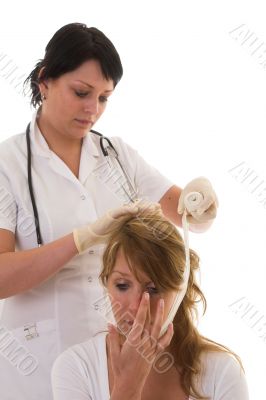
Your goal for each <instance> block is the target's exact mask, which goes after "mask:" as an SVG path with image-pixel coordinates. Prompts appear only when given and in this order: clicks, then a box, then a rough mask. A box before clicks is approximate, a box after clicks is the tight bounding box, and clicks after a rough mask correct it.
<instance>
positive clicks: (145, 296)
mask: <svg viewBox="0 0 266 400" xmlns="http://www.w3.org/2000/svg"><path fill="white" fill-rule="evenodd" d="M149 298H150V296H149V293H147V292H145V293H144V300H145V301H149Z"/></svg>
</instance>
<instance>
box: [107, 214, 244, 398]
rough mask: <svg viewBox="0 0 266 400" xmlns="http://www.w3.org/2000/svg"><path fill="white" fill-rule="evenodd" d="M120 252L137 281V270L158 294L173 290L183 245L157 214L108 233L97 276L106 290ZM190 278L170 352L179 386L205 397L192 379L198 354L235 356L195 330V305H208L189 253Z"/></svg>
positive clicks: (127, 222)
mask: <svg viewBox="0 0 266 400" xmlns="http://www.w3.org/2000/svg"><path fill="white" fill-rule="evenodd" d="M119 249H122V250H123V253H124V255H125V257H126V260H127V262H128V264H129V268H130V269H131V272H132V273H133V274H134V275H135V276H136V278H137V279H138V272H139V271H140V269H141V271H142V272H144V273H145V274H147V276H149V277H150V279H151V280H152V281H153V283H154V284H155V286H156V288H157V289H159V290H161V291H162V292H167V291H170V290H175V291H178V289H179V287H180V285H181V283H182V279H183V278H182V277H183V273H184V269H185V247H184V242H183V239H182V237H181V235H180V233H179V232H178V229H177V228H176V227H175V226H174V225H173V224H172V223H171V222H170V221H169V220H167V219H166V218H165V217H163V216H162V214H161V213H160V212H159V211H149V210H148V211H145V212H142V213H141V215H138V216H136V217H131V218H130V219H127V220H125V218H124V219H123V218H122V219H121V225H120V227H119V228H118V229H117V230H116V231H115V232H113V233H112V234H111V236H110V238H109V240H108V243H107V247H106V249H105V251H104V255H103V270H102V272H101V274H100V279H101V281H102V283H103V284H104V285H105V286H106V284H107V281H108V278H109V276H110V274H111V272H112V270H113V267H114V264H115V260H116V255H117V252H118V250H119ZM190 264H191V270H190V276H189V281H188V288H187V292H186V295H185V297H184V299H183V301H182V303H181V305H180V307H179V309H178V311H177V314H176V316H175V318H174V321H173V324H174V336H173V338H172V341H171V344H170V351H171V354H172V355H173V357H174V360H175V366H176V368H178V370H179V371H180V374H181V386H182V389H183V390H184V392H185V394H186V395H187V396H194V398H195V399H207V398H206V397H204V396H202V395H201V394H200V393H199V392H198V390H197V389H196V385H195V382H194V378H198V376H200V372H201V368H202V367H201V361H200V356H201V354H202V353H203V352H208V351H218V352H226V353H230V354H231V355H232V356H233V357H235V358H236V359H237V360H238V361H239V363H240V365H241V366H242V364H241V361H240V359H239V357H238V356H237V355H236V354H235V353H233V352H232V351H231V350H230V349H228V348H227V347H225V346H223V345H221V344H219V343H216V342H214V341H212V340H210V339H208V338H206V337H204V336H202V335H201V334H200V333H199V332H198V330H197V328H196V324H195V322H196V320H197V317H198V314H197V306H198V303H202V305H203V313H205V311H206V307H207V303H206V299H205V297H204V294H203V293H202V291H201V290H200V288H199V286H198V284H197V282H196V272H197V271H198V270H199V257H198V255H197V254H196V253H195V252H194V251H193V250H191V249H190Z"/></svg>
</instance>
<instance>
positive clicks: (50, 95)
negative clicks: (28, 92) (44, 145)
mask: <svg viewBox="0 0 266 400" xmlns="http://www.w3.org/2000/svg"><path fill="white" fill-rule="evenodd" d="M40 89H41V92H42V93H43V94H45V97H46V100H44V101H43V105H42V110H41V114H42V115H43V116H44V117H46V120H47V121H48V124H50V125H51V126H52V128H53V129H54V130H55V131H56V132H58V133H60V134H63V135H66V136H67V137H68V138H69V139H80V138H82V137H84V136H85V135H86V134H87V133H88V131H89V130H90V129H91V128H92V126H93V125H94V124H95V122H96V121H97V120H98V119H99V118H100V116H101V115H102V113H103V112H104V110H105V107H106V102H107V99H108V97H109V96H110V95H111V94H112V92H113V90H114V84H113V81H112V80H106V79H105V78H104V76H103V74H102V71H101V67H100V64H99V62H98V61H96V60H89V61H86V62H84V63H83V64H82V65H81V66H79V67H78V68H77V69H75V70H74V71H71V72H67V73H65V74H63V75H61V76H60V77H59V78H57V79H48V80H47V81H45V82H43V83H41V84H40Z"/></svg>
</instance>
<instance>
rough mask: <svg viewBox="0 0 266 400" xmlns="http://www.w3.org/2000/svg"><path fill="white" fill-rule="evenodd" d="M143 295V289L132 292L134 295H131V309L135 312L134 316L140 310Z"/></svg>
mask: <svg viewBox="0 0 266 400" xmlns="http://www.w3.org/2000/svg"><path fill="white" fill-rule="evenodd" d="M142 295H143V291H137V292H134V293H132V295H131V296H130V299H129V311H130V312H131V313H132V314H133V316H134V317H135V315H136V313H137V311H138V308H139V305H140V302H141V298H142Z"/></svg>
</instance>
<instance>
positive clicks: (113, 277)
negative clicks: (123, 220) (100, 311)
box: [107, 249, 176, 334]
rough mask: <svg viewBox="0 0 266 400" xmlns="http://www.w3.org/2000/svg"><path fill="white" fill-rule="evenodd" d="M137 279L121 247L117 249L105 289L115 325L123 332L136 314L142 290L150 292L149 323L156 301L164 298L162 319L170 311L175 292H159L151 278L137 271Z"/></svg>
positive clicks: (130, 324) (129, 327)
mask: <svg viewBox="0 0 266 400" xmlns="http://www.w3.org/2000/svg"><path fill="white" fill-rule="evenodd" d="M138 275H139V280H140V281H138V280H137V279H136V277H135V276H134V275H133V274H132V272H131V271H130V269H129V266H128V263H127V261H126V258H125V256H124V253H123V251H122V250H121V249H119V250H118V253H117V257H116V261H115V265H114V268H113V270H112V273H111V274H110V276H109V278H108V282H107V290H108V294H109V297H110V300H111V304H112V310H113V314H114V316H115V320H116V323H117V326H118V327H119V329H120V330H121V331H122V332H123V333H125V334H126V333H128V332H129V330H130V329H131V326H132V324H133V322H134V319H135V316H136V314H137V311H138V308H139V304H140V300H141V297H142V294H143V292H145V291H146V292H148V293H149V294H150V316H151V323H152V322H153V320H154V318H155V312H156V309H157V303H158V301H159V300H160V298H163V299H164V321H165V320H166V318H167V315H168V313H169V311H170V308H171V306H172V303H173V301H174V298H175V295H176V292H174V291H169V292H164V293H160V292H159V290H158V289H157V288H156V287H155V285H154V283H153V282H152V281H151V279H150V278H149V277H148V276H147V275H146V274H145V273H143V272H139V274H138Z"/></svg>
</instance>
